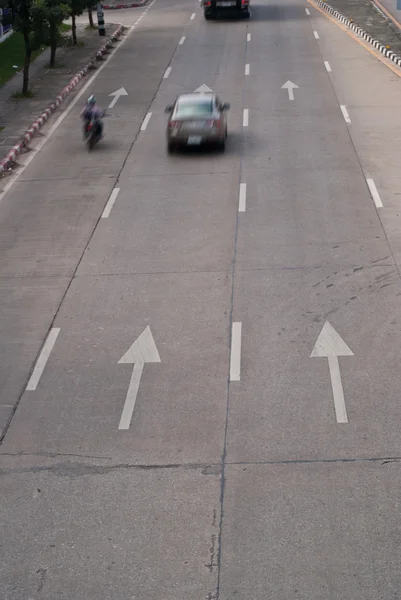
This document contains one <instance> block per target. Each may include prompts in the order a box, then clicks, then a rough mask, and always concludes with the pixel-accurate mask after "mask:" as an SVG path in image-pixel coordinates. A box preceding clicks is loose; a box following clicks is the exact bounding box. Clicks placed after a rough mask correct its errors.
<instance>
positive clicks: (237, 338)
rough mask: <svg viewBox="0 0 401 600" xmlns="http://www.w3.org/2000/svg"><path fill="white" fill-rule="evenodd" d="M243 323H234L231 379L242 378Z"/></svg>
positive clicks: (238, 379) (237, 379)
mask: <svg viewBox="0 0 401 600" xmlns="http://www.w3.org/2000/svg"><path fill="white" fill-rule="evenodd" d="M241 336H242V323H239V322H237V323H233V327H232V335H231V355H230V381H240V380H241Z"/></svg>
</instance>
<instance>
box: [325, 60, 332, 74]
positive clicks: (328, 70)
mask: <svg viewBox="0 0 401 600" xmlns="http://www.w3.org/2000/svg"><path fill="white" fill-rule="evenodd" d="M324 66H325V67H326V71H327V72H328V73H331V67H330V63H329V62H327V60H325V61H324Z"/></svg>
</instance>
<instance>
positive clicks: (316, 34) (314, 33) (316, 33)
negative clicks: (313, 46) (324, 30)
mask: <svg viewBox="0 0 401 600" xmlns="http://www.w3.org/2000/svg"><path fill="white" fill-rule="evenodd" d="M313 35H314V36H315V39H316V40H318V39H319V34H318V32H317V31H314V32H313Z"/></svg>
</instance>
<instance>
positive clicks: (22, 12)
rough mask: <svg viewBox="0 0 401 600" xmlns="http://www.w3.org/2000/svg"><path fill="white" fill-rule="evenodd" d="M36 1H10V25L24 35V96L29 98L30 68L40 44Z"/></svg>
mask: <svg viewBox="0 0 401 600" xmlns="http://www.w3.org/2000/svg"><path fill="white" fill-rule="evenodd" d="M33 2H34V0H9V1H8V7H9V8H10V13H11V17H10V23H11V25H12V26H13V29H14V31H16V32H19V33H21V34H22V36H23V38H24V44H25V59H24V71H23V78H22V94H23V95H24V96H27V95H28V93H29V67H30V65H31V56H32V52H33V50H36V49H37V48H38V47H39V46H40V43H38V39H39V38H38V37H36V36H34V32H35V26H36V23H35V19H34V16H33V12H32V7H33Z"/></svg>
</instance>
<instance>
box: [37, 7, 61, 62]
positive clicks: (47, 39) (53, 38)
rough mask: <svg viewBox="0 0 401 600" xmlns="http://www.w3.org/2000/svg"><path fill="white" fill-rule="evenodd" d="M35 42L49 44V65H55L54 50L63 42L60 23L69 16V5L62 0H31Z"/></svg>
mask: <svg viewBox="0 0 401 600" xmlns="http://www.w3.org/2000/svg"><path fill="white" fill-rule="evenodd" d="M32 15H33V21H34V33H33V36H34V40H35V43H36V44H37V43H43V44H45V45H46V46H50V67H54V66H55V65H56V50H57V48H59V47H60V46H62V45H63V44H64V42H65V37H64V35H63V34H62V32H61V29H60V27H61V25H62V23H63V21H65V19H67V18H68V17H69V16H70V7H69V5H68V4H67V3H66V2H65V0H64V2H63V0H32Z"/></svg>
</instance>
